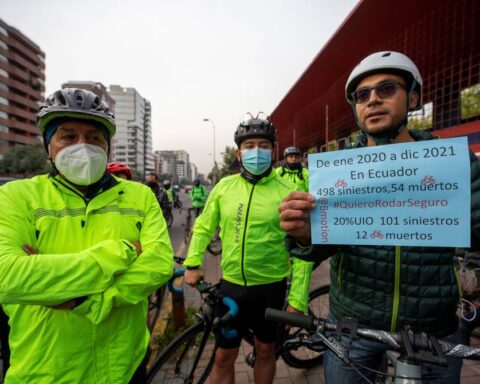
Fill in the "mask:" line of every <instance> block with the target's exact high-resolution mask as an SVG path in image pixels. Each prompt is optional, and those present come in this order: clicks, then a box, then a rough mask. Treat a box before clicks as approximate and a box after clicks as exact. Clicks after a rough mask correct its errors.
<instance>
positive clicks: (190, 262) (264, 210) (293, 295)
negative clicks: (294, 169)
mask: <svg viewBox="0 0 480 384" xmlns="http://www.w3.org/2000/svg"><path fill="white" fill-rule="evenodd" d="M294 189H295V186H294V185H293V184H292V183H290V182H289V181H288V180H285V179H282V178H281V177H279V176H278V175H277V174H276V173H275V172H273V171H272V172H271V173H270V174H269V175H268V176H266V177H264V178H262V179H261V180H260V181H259V182H258V183H257V184H255V185H253V184H251V183H250V182H248V181H247V180H245V179H244V178H243V177H242V176H241V175H240V174H237V175H233V176H228V177H225V178H223V179H221V180H220V182H219V183H218V184H217V185H216V186H215V187H214V188H213V190H212V191H211V192H210V195H209V197H208V199H207V203H206V205H205V208H204V210H203V213H202V214H201V215H200V216H199V217H198V218H197V219H196V221H195V225H194V228H193V236H192V240H191V243H190V248H189V250H188V256H187V259H186V260H185V262H184V266H201V264H202V260H203V255H204V253H205V249H206V248H207V245H208V244H209V243H210V239H211V237H212V236H213V235H214V233H215V230H216V228H217V226H218V225H220V238H221V240H222V262H221V267H222V271H223V278H224V279H225V280H227V281H230V282H232V283H234V284H239V285H247V286H250V285H259V284H268V283H273V282H276V281H280V280H282V279H284V278H285V277H287V276H289V274H290V261H289V254H288V252H287V250H286V249H285V245H284V237H285V232H284V231H283V230H282V229H280V216H279V212H278V207H279V206H280V203H281V201H282V200H283V198H284V197H285V196H287V195H288V194H289V193H290V192H291V191H292V190H294ZM310 275H311V263H309V262H304V261H301V260H299V259H296V258H294V260H293V277H292V285H291V288H290V293H289V297H288V302H289V304H290V305H291V306H293V307H295V308H296V309H298V310H301V311H304V312H305V311H306V309H307V306H308V287H309V284H310Z"/></svg>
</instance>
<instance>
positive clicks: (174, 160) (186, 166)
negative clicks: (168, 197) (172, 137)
mask: <svg viewBox="0 0 480 384" xmlns="http://www.w3.org/2000/svg"><path fill="white" fill-rule="evenodd" d="M192 166H194V165H193V164H191V163H190V155H189V153H188V152H187V151H184V150H183V149H180V150H175V151H155V172H156V173H158V175H159V176H160V177H161V178H162V175H164V176H163V177H170V178H171V179H172V182H173V183H175V184H177V183H181V182H182V181H187V182H190V181H191V180H192ZM195 169H196V168H195ZM166 175H168V176H166Z"/></svg>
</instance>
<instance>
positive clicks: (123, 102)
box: [109, 85, 154, 175]
mask: <svg viewBox="0 0 480 384" xmlns="http://www.w3.org/2000/svg"><path fill="white" fill-rule="evenodd" d="M109 93H110V96H111V97H112V98H113V99H114V100H115V121H116V123H117V133H116V135H115V137H114V140H113V144H114V148H115V149H114V153H113V161H122V162H124V163H127V164H128V166H129V167H131V168H132V169H134V170H135V171H137V172H138V173H139V174H140V175H144V174H145V172H148V171H152V170H154V163H153V154H152V132H151V105H150V102H149V101H147V100H146V99H144V98H143V97H142V96H141V95H140V94H139V93H138V92H137V90H136V89H135V88H123V87H121V86H119V85H111V86H110V88H109Z"/></svg>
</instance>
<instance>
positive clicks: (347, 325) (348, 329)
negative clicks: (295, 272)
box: [265, 308, 480, 384]
mask: <svg viewBox="0 0 480 384" xmlns="http://www.w3.org/2000/svg"><path fill="white" fill-rule="evenodd" d="M265 319H266V320H269V321H276V322H279V323H283V324H290V325H293V326H296V327H300V328H304V329H306V330H308V331H310V332H311V336H310V337H309V338H307V339H297V340H295V339H294V340H287V341H286V342H285V344H284V347H285V348H287V349H288V348H290V344H293V345H295V346H297V345H304V346H307V347H308V348H310V349H316V348H320V349H321V350H322V351H324V350H325V349H326V348H328V349H329V350H331V351H332V352H333V353H334V354H335V355H336V356H337V357H338V358H339V359H341V360H342V361H343V362H344V363H345V364H348V365H350V366H351V367H352V368H353V369H355V370H356V371H357V372H358V374H359V375H361V376H362V377H363V378H365V380H366V382H367V383H372V384H374V383H375V384H376V383H380V382H382V383H385V382H389V383H391V382H392V381H389V380H395V381H394V383H395V384H420V383H421V382H422V372H421V366H420V364H421V363H431V364H436V365H439V366H447V360H446V357H456V358H462V359H472V360H479V359H480V348H479V347H470V346H466V345H462V344H453V343H450V342H447V341H443V340H439V339H437V338H435V337H433V336H431V335H428V334H427V333H425V332H419V333H414V332H413V331H412V330H411V329H410V327H408V326H407V327H405V328H404V329H403V330H401V331H400V332H387V331H379V330H375V329H368V328H360V327H358V323H357V321H356V320H355V319H351V318H343V319H340V320H339V321H338V322H337V323H336V324H335V323H330V322H327V321H326V320H325V318H323V317H316V316H303V315H297V314H293V313H288V312H285V311H279V310H276V309H273V308H267V310H266V311H265ZM340 336H344V337H348V338H350V340H353V339H358V338H362V339H367V340H372V341H376V342H380V343H383V344H385V345H387V346H388V348H389V350H388V351H387V352H386V358H387V359H388V360H390V361H391V362H392V363H393V373H391V372H387V371H383V372H381V371H373V372H375V374H376V375H377V378H376V380H375V381H374V382H372V381H370V380H369V379H368V378H367V377H366V376H365V375H364V374H363V373H362V370H363V371H364V372H365V371H368V370H369V371H372V370H371V369H370V368H367V367H365V366H363V365H361V364H359V363H357V362H355V360H354V359H352V358H350V357H349V355H348V347H345V346H344V345H343V344H341V343H340V341H339V340H338V338H339V337H340ZM393 351H398V352H399V354H398V353H395V352H393ZM429 378H430V379H432V377H429ZM386 380H387V381H386Z"/></svg>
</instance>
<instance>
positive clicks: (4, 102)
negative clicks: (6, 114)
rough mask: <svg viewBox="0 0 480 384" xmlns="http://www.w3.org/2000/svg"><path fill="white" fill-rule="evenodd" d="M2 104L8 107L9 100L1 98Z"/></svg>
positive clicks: (0, 102)
mask: <svg viewBox="0 0 480 384" xmlns="http://www.w3.org/2000/svg"><path fill="white" fill-rule="evenodd" d="M0 104H3V105H8V100H7V99H6V98H5V97H2V96H0Z"/></svg>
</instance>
